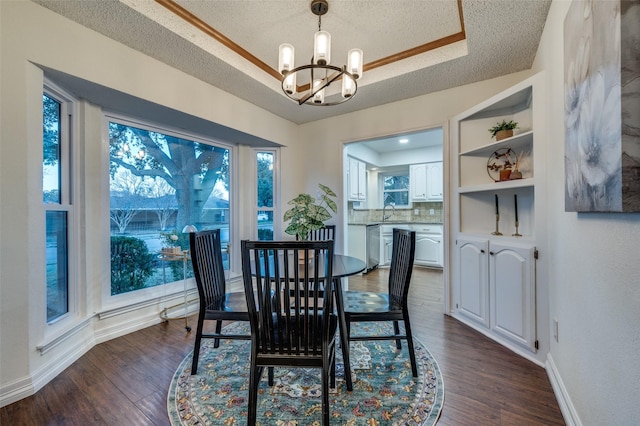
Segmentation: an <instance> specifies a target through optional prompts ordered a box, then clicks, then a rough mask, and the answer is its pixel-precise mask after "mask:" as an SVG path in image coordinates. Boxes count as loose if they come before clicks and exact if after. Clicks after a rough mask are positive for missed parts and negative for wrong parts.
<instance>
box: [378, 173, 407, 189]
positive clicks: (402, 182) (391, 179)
mask: <svg viewBox="0 0 640 426" xmlns="http://www.w3.org/2000/svg"><path fill="white" fill-rule="evenodd" d="M390 189H404V190H408V189H409V176H385V177H384V190H385V191H387V190H390Z"/></svg>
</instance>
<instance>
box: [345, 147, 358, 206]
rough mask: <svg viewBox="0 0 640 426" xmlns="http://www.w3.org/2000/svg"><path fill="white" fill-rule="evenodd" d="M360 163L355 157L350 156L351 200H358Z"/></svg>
mask: <svg viewBox="0 0 640 426" xmlns="http://www.w3.org/2000/svg"><path fill="white" fill-rule="evenodd" d="M358 163H360V162H359V161H358V160H356V159H355V158H349V182H348V183H349V200H351V201H358V191H359V189H360V188H359V187H358Z"/></svg>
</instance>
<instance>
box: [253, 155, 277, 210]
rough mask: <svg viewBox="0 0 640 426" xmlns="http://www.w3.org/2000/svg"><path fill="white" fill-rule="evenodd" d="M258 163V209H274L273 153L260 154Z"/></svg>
mask: <svg viewBox="0 0 640 426" xmlns="http://www.w3.org/2000/svg"><path fill="white" fill-rule="evenodd" d="M257 160H258V161H257V163H258V191H257V194H258V200H257V201H258V208H260V207H273V153H271V152H259V153H258V155H257Z"/></svg>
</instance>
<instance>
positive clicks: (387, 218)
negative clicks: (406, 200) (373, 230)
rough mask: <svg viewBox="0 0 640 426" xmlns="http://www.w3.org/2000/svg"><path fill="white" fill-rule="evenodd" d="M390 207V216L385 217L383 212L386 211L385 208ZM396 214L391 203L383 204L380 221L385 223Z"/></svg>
mask: <svg viewBox="0 0 640 426" xmlns="http://www.w3.org/2000/svg"><path fill="white" fill-rule="evenodd" d="M389 206H391V214H390V215H389V216H387V215H385V214H384V213H385V211H386V210H387V207H389ZM395 212H396V208H395V207H394V206H393V203H385V204H384V207H383V208H382V221H383V222H386V221H387V220H389V219H390V218H391V216H393V215H394V214H395Z"/></svg>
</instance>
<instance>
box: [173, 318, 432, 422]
mask: <svg viewBox="0 0 640 426" xmlns="http://www.w3.org/2000/svg"><path fill="white" fill-rule="evenodd" d="M387 326H388V327H389V330H388V331H387V333H389V332H390V330H391V325H390V324H379V323H361V324H355V325H353V326H352V333H353V334H354V335H355V334H356V333H358V331H360V332H361V333H367V334H368V333H371V332H373V331H377V332H384V329H386V327H387ZM248 327H249V326H248V324H245V323H234V324H231V325H229V326H227V327H226V328H225V330H226V331H227V332H233V333H234V334H235V333H239V332H243V331H247V330H248ZM250 345H251V342H250V341H245V340H226V341H224V342H221V343H220V347H219V348H218V349H215V348H214V347H213V340H212V339H204V340H203V344H202V350H201V352H200V363H199V366H198V374H196V375H193V376H192V375H191V355H189V356H187V357H186V358H185V359H184V360H183V361H182V363H181V364H180V366H179V367H178V370H177V371H176V373H175V375H174V377H173V380H172V382H171V386H170V389H169V395H168V398H167V407H168V411H169V419H170V420H171V424H172V425H174V426H176V425H181V426H182V425H245V424H246V422H247V401H248V398H249V390H248V386H249V357H250V350H251V349H250V348H251V347H250ZM350 348H351V352H350V355H351V366H352V368H351V371H352V378H353V391H352V392H347V390H346V384H345V382H344V367H343V362H342V353H341V350H340V348H339V347H338V348H337V352H336V358H337V360H336V366H337V368H336V388H335V389H331V396H330V405H331V424H332V425H350V426H356V425H366V426H383V425H423V426H428V425H433V424H435V423H436V422H437V420H438V417H439V416H440V410H441V409H442V403H443V399H444V386H443V382H442V375H441V373H440V369H439V368H438V364H437V362H436V360H435V359H434V358H433V356H432V355H431V354H430V353H429V351H428V350H427V349H426V348H425V347H424V345H422V344H421V343H420V342H419V341H417V340H416V341H415V350H416V358H417V362H418V377H417V378H414V377H413V376H412V375H411V364H410V362H409V355H408V352H407V348H406V344H403V347H402V350H397V349H396V348H395V342H393V341H388V342H387V341H372V342H351V345H350ZM274 376H275V380H274V386H273V387H269V385H268V383H267V372H266V371H265V372H264V373H263V376H262V382H261V384H260V390H259V392H260V393H259V395H258V404H259V405H258V423H257V426H274V425H275V426H303V425H305V426H306V425H314V426H315V425H320V424H321V399H320V396H321V392H322V391H321V386H320V374H319V370H317V369H288V368H276V369H275V371H274Z"/></svg>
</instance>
